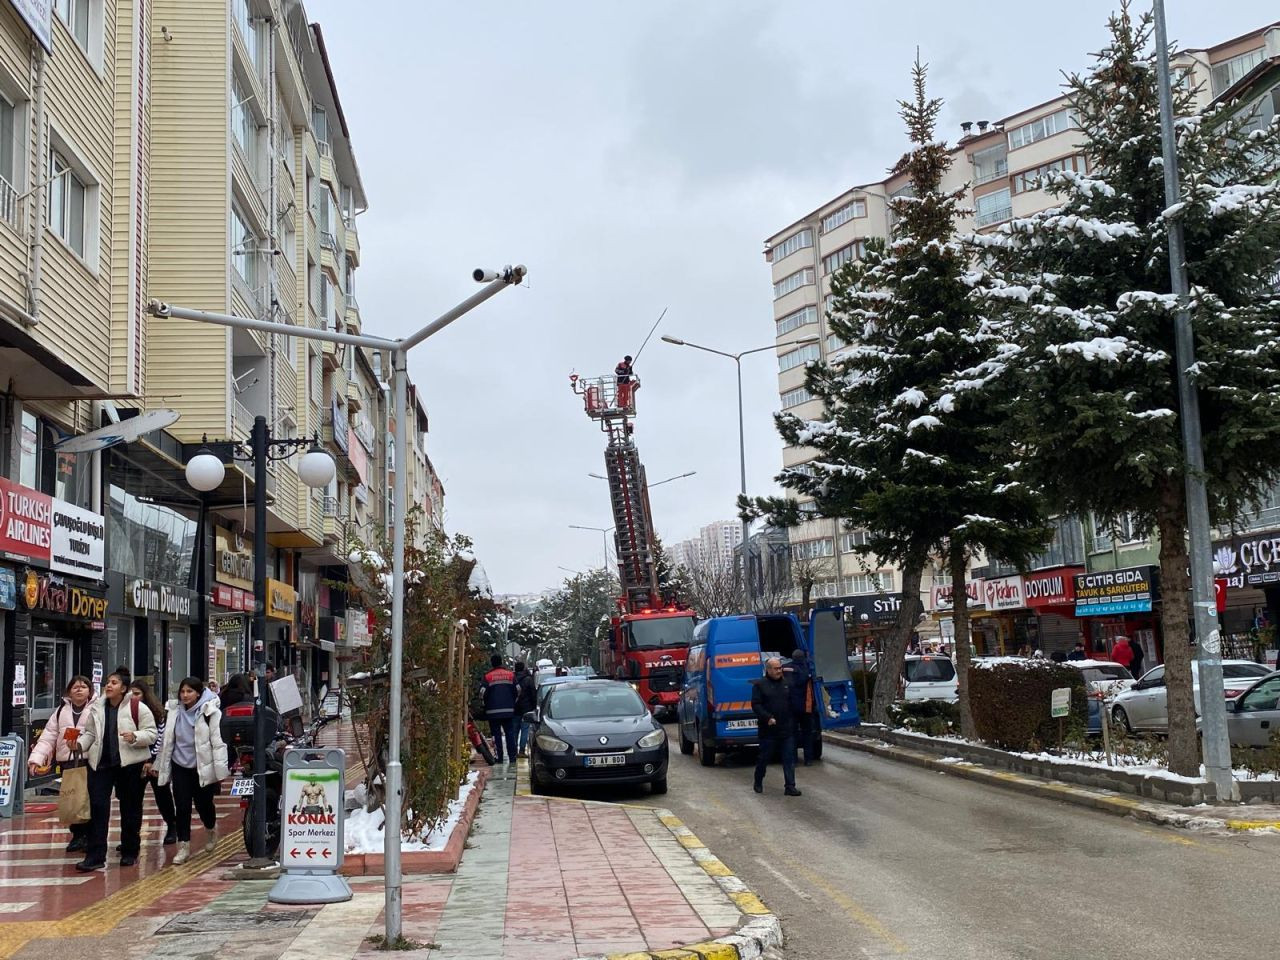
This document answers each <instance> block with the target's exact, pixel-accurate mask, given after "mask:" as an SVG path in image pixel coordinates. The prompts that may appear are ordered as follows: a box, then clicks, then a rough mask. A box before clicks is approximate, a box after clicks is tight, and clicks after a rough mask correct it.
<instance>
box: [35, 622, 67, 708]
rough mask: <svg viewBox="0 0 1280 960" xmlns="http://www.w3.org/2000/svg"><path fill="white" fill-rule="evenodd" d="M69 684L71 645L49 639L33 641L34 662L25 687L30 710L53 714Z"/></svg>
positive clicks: (43, 638)
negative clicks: (52, 711)
mask: <svg viewBox="0 0 1280 960" xmlns="http://www.w3.org/2000/svg"><path fill="white" fill-rule="evenodd" d="M70 682H71V642H70V641H69V640H57V639H54V638H52V637H36V651H35V659H33V660H32V661H31V671H30V676H29V677H28V680H27V683H28V684H29V685H30V689H31V693H30V694H29V696H30V697H31V708H32V709H33V710H53V709H54V708H55V707H57V705H58V704H59V703H60V702H61V701H62V691H63V690H65V689H66V688H67V684H68V683H70Z"/></svg>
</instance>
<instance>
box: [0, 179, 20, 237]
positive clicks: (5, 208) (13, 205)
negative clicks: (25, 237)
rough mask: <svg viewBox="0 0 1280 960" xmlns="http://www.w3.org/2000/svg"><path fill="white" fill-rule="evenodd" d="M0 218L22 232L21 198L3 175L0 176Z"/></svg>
mask: <svg viewBox="0 0 1280 960" xmlns="http://www.w3.org/2000/svg"><path fill="white" fill-rule="evenodd" d="M0 220H3V221H4V222H5V223H7V224H8V225H9V226H11V227H13V229H14V230H16V231H18V232H19V233H22V198H21V197H20V196H19V195H18V191H17V190H15V189H14V188H13V185H12V184H11V183H9V181H8V180H6V179H5V178H4V177H0Z"/></svg>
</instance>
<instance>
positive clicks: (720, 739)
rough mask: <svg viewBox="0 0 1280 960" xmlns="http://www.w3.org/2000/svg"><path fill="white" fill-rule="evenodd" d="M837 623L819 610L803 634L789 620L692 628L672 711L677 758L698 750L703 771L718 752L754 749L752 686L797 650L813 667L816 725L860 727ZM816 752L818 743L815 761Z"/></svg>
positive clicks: (772, 617) (838, 618) (725, 621)
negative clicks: (771, 664)
mask: <svg viewBox="0 0 1280 960" xmlns="http://www.w3.org/2000/svg"><path fill="white" fill-rule="evenodd" d="M843 617H844V609H843V607H819V608H818V609H816V610H814V612H813V615H812V616H811V617H810V618H809V624H808V627H807V628H801V626H800V621H799V620H798V619H796V617H795V616H794V615H793V614H789V613H778V614H772V613H760V614H745V615H742V616H730V617H713V618H712V619H710V620H704V621H703V622H702V623H700V624H698V626H697V628H696V629H695V630H694V631H693V645H692V646H691V647H690V648H689V657H688V660H687V661H686V663H685V674H684V686H683V688H682V690H681V692H680V702H679V704H678V705H677V707H676V719H677V723H678V725H679V728H680V752H681V753H683V754H692V753H694V752H695V751H696V752H697V754H698V759H699V761H700V762H701V763H702V765H703V766H704V767H710V766H713V765H714V764H715V762H716V756H717V755H718V754H720V753H721V752H724V751H727V750H738V749H743V748H746V747H755V746H759V743H760V741H759V737H758V734H757V731H756V718H755V714H753V713H752V712H751V683H752V681H753V680H756V679H758V678H759V677H761V676H763V675H764V663H765V660H767V659H768V658H769V657H772V656H779V657H783V658H784V659H785V658H788V657H790V656H791V652H792V651H793V650H796V649H797V648H798V649H801V650H804V651H805V653H806V654H807V655H808V657H809V662H810V664H812V666H813V673H814V681H813V683H814V702H815V703H818V704H820V707H819V709H818V717H819V724H820V726H821V727H824V728H827V729H834V728H839V727H852V726H857V725H858V724H859V723H861V722H862V718H861V717H860V716H859V714H858V699H857V696H856V694H855V693H854V689H853V679H852V678H851V677H850V676H849V664H848V661H847V660H846V659H845V650H846V647H845V639H844V623H843ZM821 751H822V743H821V739H819V740H818V741H817V742H816V743H815V750H814V755H815V756H821Z"/></svg>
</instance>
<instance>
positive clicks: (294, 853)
mask: <svg viewBox="0 0 1280 960" xmlns="http://www.w3.org/2000/svg"><path fill="white" fill-rule="evenodd" d="M289 856H291V857H293V859H295V860H297V859H298V857H299V856H300V854H299V853H298V848H297V847H294V848H293V849H292V850H290V851H289Z"/></svg>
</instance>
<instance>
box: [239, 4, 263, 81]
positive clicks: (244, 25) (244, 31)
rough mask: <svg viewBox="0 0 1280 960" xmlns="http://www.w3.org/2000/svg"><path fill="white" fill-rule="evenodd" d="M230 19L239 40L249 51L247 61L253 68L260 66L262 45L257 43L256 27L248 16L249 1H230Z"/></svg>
mask: <svg viewBox="0 0 1280 960" xmlns="http://www.w3.org/2000/svg"><path fill="white" fill-rule="evenodd" d="M231 19H232V21H233V22H234V23H235V25H236V29H237V30H239V31H240V39H241V40H243V41H244V47H245V49H246V50H248V51H249V61H250V62H251V63H252V64H253V65H254V66H255V67H261V66H262V59H261V58H262V45H261V43H260V42H259V36H258V25H257V24H256V23H254V22H253V20H252V18H251V16H250V14H249V0H231Z"/></svg>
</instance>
